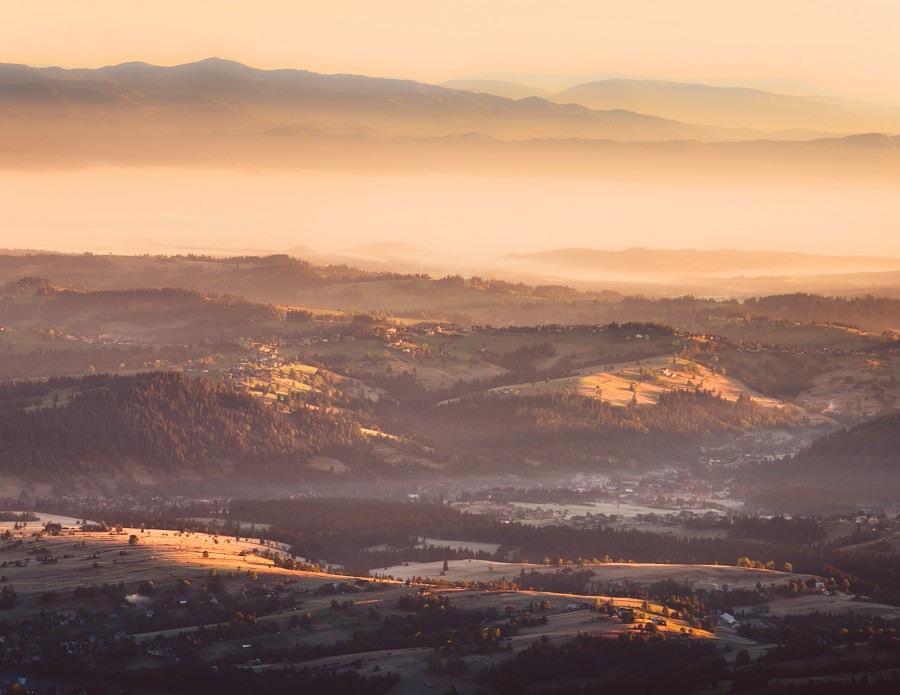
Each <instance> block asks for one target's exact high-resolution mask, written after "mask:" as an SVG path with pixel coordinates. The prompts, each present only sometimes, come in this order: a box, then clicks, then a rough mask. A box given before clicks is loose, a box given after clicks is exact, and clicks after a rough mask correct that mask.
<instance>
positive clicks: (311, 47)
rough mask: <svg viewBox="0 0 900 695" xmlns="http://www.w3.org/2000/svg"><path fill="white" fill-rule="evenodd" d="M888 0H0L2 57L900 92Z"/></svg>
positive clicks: (894, 12) (897, 15) (899, 45)
mask: <svg viewBox="0 0 900 695" xmlns="http://www.w3.org/2000/svg"><path fill="white" fill-rule="evenodd" d="M898 27H900V2H897V0H827V1H826V2H821V1H815V2H813V1H812V0H787V1H786V0H677V1H676V0H617V1H616V2H607V1H605V0H568V1H566V0H560V1H557V2H552V3H551V2H547V0H453V1H452V2H450V1H448V0H441V1H440V2H438V1H434V0H379V1H378V2H374V1H370V0H356V1H354V2H347V1H344V0H254V1H252V2H251V1H249V0H244V1H236V0H152V2H151V1H149V0H146V1H143V0H142V1H140V2H138V1H136V0H128V1H126V0H77V1H74V0H27V2H21V1H20V0H0V61H2V62H16V63H27V64H32V65H60V66H63V67H99V66H102V65H109V64H115V63H120V62H125V61H131V60H142V61H146V62H151V63H156V64H163V65H172V64H178V63H183V62H190V61H193V60H197V59H201V58H205V57H209V56H212V55H216V56H219V57H223V58H231V59H234V60H238V61H241V62H245V63H248V64H251V65H254V66H256V67H262V68H276V67H291V68H305V69H309V70H313V71H317V72H326V73H332V72H351V73H365V74H370V75H378V76H396V77H411V78H415V79H420V80H425V81H436V82H437V81H442V80H446V79H450V78H454V77H464V76H471V75H477V74H485V73H497V72H515V73H564V74H576V75H585V74H597V73H623V74H627V75H630V76H635V77H660V78H675V79H693V80H705V79H706V80H717V79H718V80H721V79H726V80H759V79H762V80H765V79H772V78H778V79H791V80H801V81H805V82H810V83H814V84H816V85H820V86H821V87H823V88H824V89H827V90H830V91H832V92H840V93H845V94H849V95H854V96H862V97H867V98H875V99H879V100H880V101H883V102H890V103H900V41H898V39H897V29H898Z"/></svg>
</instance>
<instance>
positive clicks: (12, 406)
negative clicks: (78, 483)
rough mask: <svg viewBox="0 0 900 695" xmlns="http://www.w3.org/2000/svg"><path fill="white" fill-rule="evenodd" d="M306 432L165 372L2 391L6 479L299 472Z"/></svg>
mask: <svg viewBox="0 0 900 695" xmlns="http://www.w3.org/2000/svg"><path fill="white" fill-rule="evenodd" d="M55 400H58V401H59V402H54V401H55ZM38 402H39V403H40V405H35V404H36V403H38ZM310 427H315V423H314V422H311V424H310ZM307 434H311V433H307V432H304V431H302V429H301V427H300V426H299V424H298V422H297V421H295V420H290V419H288V418H285V417H284V416H282V415H280V414H278V413H277V412H275V411H273V410H272V409H270V408H268V407H266V406H264V405H263V404H261V403H260V402H259V401H258V400H257V399H254V398H252V397H250V396H248V395H245V394H240V393H237V392H235V391H233V390H231V389H229V388H226V387H222V386H217V385H215V384H213V383H211V382H209V381H205V380H195V379H189V378H187V377H185V376H184V375H182V374H178V373H172V372H154V373H146V374H138V375H135V376H110V375H96V376H88V377H84V378H71V379H69V378H63V379H51V380H49V381H48V382H43V383H35V382H21V383H12V384H6V385H3V386H0V450H2V456H0V466H2V471H3V472H4V473H14V474H15V473H19V474H25V475H37V476H46V475H47V474H54V473H58V472H69V473H74V472H79V471H83V472H89V471H108V472H111V473H115V472H117V471H121V470H122V469H123V468H124V469H127V468H128V467H129V466H131V465H133V464H137V465H139V466H142V467H143V468H144V469H146V470H149V471H150V472H151V473H158V474H160V475H163V476H164V475H166V474H169V473H183V472H187V471H191V470H193V471H194V472H197V473H199V472H203V473H212V474H231V475H234V476H236V477H247V476H251V475H256V474H258V473H260V472H263V471H281V472H285V473H290V472H298V471H300V470H301V468H302V467H303V465H304V463H305V461H306V459H307V456H308V455H309V454H310V453H313V452H311V451H310V447H309V445H308V441H309V440H310V439H313V438H312V437H308V436H307ZM325 439H326V440H327V438H325Z"/></svg>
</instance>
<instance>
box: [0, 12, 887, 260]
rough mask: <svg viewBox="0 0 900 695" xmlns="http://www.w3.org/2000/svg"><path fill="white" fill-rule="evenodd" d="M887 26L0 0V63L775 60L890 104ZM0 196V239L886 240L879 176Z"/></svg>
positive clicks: (268, 242) (230, 176)
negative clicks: (691, 183)
mask: <svg viewBox="0 0 900 695" xmlns="http://www.w3.org/2000/svg"><path fill="white" fill-rule="evenodd" d="M897 27H900V2H898V1H897V0H827V1H826V2H821V1H817V2H812V1H810V0H789V1H785V0H678V1H674V0H619V1H618V2H607V1H605V0H559V1H557V2H554V3H550V2H547V1H546V0H539V1H535V0H454V1H453V2H449V1H447V0H443V1H441V2H437V1H434V0H415V1H411V0H380V1H379V2H373V1H370V0H357V1H356V2H346V1H342V0H327V1H322V0H254V1H253V2H250V1H242V2H238V1H236V0H153V1H152V2H151V1H149V0H141V1H137V0H77V1H75V0H27V2H21V0H15V1H14V0H0V62H8V63H24V64H29V65H35V66H47V65H57V66H61V67H66V68H75V67H101V66H105V65H113V64H119V63H122V62H128V61H144V62H149V63H153V64H159V65H176V64H182V63H187V62H192V61H196V60H200V59H203V58H207V57H210V56H218V57H221V58H227V59H231V60H236V61H239V62H243V63H245V64H248V65H252V66H254V67H259V68H266V69H271V68H300V69H308V70H312V71H315V72H322V73H356V74H367V75H372V76H384V77H403V78H412V79H417V80H421V81H429V82H435V83H439V82H442V81H444V80H448V79H454V78H465V77H472V76H483V75H492V74H503V73H514V74H516V75H521V76H524V77H523V79H527V78H528V76H529V75H530V76H532V77H533V78H534V81H535V82H542V81H543V82H548V81H553V82H554V83H555V84H556V85H557V86H560V87H561V86H563V85H564V82H565V78H563V80H562V83H561V82H560V80H558V79H556V80H554V79H551V76H554V75H556V76H559V75H562V76H566V75H569V76H588V75H595V74H620V75H628V76H632V77H639V78H656V79H675V80H689V81H700V82H702V81H710V82H713V81H715V82H719V83H721V82H723V81H724V82H731V83H747V82H757V81H762V82H765V81H779V82H781V83H790V82H792V81H793V82H797V83H804V84H807V85H811V86H810V87H808V88H805V89H804V91H805V92H807V93H808V92H809V91H813V92H819V91H820V92H822V93H830V94H838V95H844V96H849V97H855V98H863V99H867V100H871V101H876V102H880V103H885V104H897V105H900V40H897ZM572 79H573V84H574V82H576V81H577V79H576V78H575V77H573V78H572ZM2 145H4V143H3V142H2V133H0V146H2ZM0 206H2V209H3V216H2V219H0V248H2V247H7V248H10V247H18V248H53V249H60V250H67V251H80V250H92V251H98V252H105V251H114V252H116V251H117V252H145V251H146V252H160V253H161V252H165V251H166V250H170V249H171V250H183V249H185V248H194V247H195V248H198V249H202V250H216V251H222V252H228V251H246V250H252V251H258V250H275V251H280V250H283V249H285V248H289V247H291V246H295V245H298V244H299V245H308V246H310V247H312V248H314V249H317V250H325V251H342V250H345V249H347V248H351V247H353V246H354V245H357V244H361V243H364V242H367V241H409V242H413V243H419V244H421V245H422V246H425V247H426V248H429V249H432V250H435V251H436V252H438V253H443V254H445V255H447V256H448V257H449V256H452V255H453V254H454V253H457V254H460V253H461V254H466V255H468V256H472V255H474V254H480V255H481V256H482V257H483V258H489V257H491V256H492V255H498V254H502V253H505V252H509V251H516V252H524V251H534V250H540V249H545V248H553V247H561V246H586V247H593V248H608V249H620V248H628V247H631V246H636V245H641V246H648V247H661V248H690V247H696V248H722V247H732V248H768V249H773V248H777V249H783V250H792V251H810V252H816V253H831V254H847V253H859V254H871V255H891V256H900V236H898V235H897V234H896V221H897V220H900V196H897V195H896V194H895V192H894V191H892V190H885V188H884V187H883V186H882V187H881V188H878V189H871V190H867V189H865V188H854V189H853V190H846V191H835V190H833V189H818V188H815V187H804V185H803V184H802V182H799V183H798V185H797V186H794V187H792V188H791V189H789V190H780V189H778V188H777V187H773V188H770V189H761V188H755V189H746V188H742V187H740V186H733V187H721V188H717V187H714V186H706V187H696V188H691V187H688V186H681V185H677V184H673V185H669V186H654V185H650V184H647V185H644V186H638V185H634V184H624V183H622V184H616V183H614V182H607V183H605V184H600V183H597V182H588V181H584V182H572V181H565V182H564V181H531V182H528V183H526V184H521V183H518V184H517V183H513V182H509V181H501V180H481V179H479V178H478V177H477V175H476V176H472V177H468V178H464V177H456V178H454V177H445V178H435V177H430V178H429V177H426V178H421V177H419V178H416V179H414V180H398V179H395V178H391V177H380V178H376V179H374V180H373V179H362V178H359V177H353V176H346V177H323V178H320V179H314V178H309V177H304V176H286V175H279V174H261V173H257V174H254V175H249V174H243V173H236V172H222V171H215V172H206V171H197V170H192V171H187V170H185V171H160V170H155V169H152V168H146V169H137V168H135V169H130V170H103V169H94V170H87V171H68V172H63V171H55V172H37V173H27V174H26V173H17V172H13V171H0Z"/></svg>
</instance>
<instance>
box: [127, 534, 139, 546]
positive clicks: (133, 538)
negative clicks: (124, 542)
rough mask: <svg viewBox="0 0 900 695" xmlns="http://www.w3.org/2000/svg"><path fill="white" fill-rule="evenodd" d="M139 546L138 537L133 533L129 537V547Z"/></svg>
mask: <svg viewBox="0 0 900 695" xmlns="http://www.w3.org/2000/svg"><path fill="white" fill-rule="evenodd" d="M137 544H138V537H137V536H135V535H134V534H133V533H132V534H131V535H130V536H128V545H131V546H135V545H137Z"/></svg>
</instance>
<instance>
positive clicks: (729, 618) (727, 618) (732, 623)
mask: <svg viewBox="0 0 900 695" xmlns="http://www.w3.org/2000/svg"><path fill="white" fill-rule="evenodd" d="M719 622H721V623H722V624H723V625H726V626H727V627H730V628H731V629H733V630H737V629H738V628H739V627H740V626H741V624H740V623H739V622H738V621H737V620H735V619H734V616H733V615H731V613H722V615H720V616H719Z"/></svg>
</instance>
